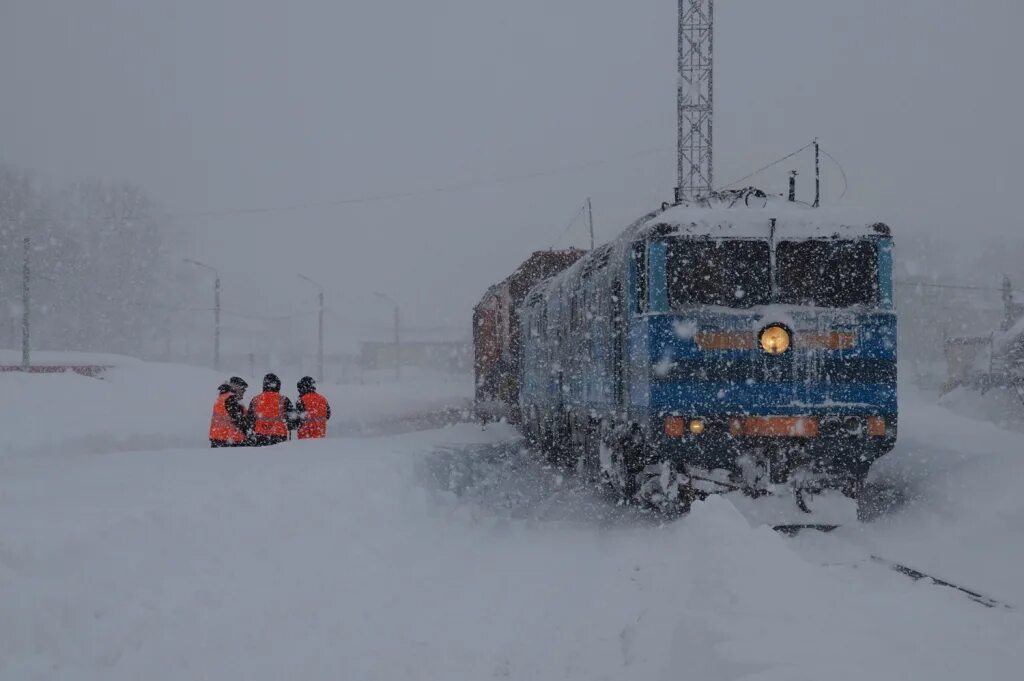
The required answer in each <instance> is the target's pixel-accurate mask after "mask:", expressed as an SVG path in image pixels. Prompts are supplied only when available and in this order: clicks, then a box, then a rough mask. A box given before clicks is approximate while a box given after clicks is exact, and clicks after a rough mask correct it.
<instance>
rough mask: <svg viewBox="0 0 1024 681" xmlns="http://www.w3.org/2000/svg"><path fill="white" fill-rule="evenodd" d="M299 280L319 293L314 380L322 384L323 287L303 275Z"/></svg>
mask: <svg viewBox="0 0 1024 681" xmlns="http://www.w3.org/2000/svg"><path fill="white" fill-rule="evenodd" d="M299 279H303V280H305V281H308V282H309V283H310V284H312V285H313V286H316V287H317V288H318V289H320V293H319V294H318V295H317V301H318V302H319V304H320V311H319V318H318V323H317V331H316V334H317V344H316V380H317V381H320V382H321V383H323V380H324V287H323V286H321V285H320V284H318V283H317V282H315V281H313V280H312V279H310V278H309V277H307V276H306V275H304V274H300V275H299Z"/></svg>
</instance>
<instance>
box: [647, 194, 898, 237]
mask: <svg viewBox="0 0 1024 681" xmlns="http://www.w3.org/2000/svg"><path fill="white" fill-rule="evenodd" d="M773 219H774V220H775V238H776V239H785V238H802V239H812V238H815V237H831V236H842V237H847V238H850V237H858V236H878V235H879V234H887V233H888V230H887V229H885V228H884V227H880V223H879V222H878V220H872V219H870V218H869V217H868V215H867V214H866V213H865V212H864V211H861V210H859V209H851V208H842V209H839V208H810V207H805V206H803V205H801V204H798V203H790V202H788V201H769V202H767V204H766V205H765V206H764V207H756V208H750V207H747V206H736V207H724V206H723V207H720V206H715V207H710V208H709V207H705V206H693V205H686V204H683V205H678V206H672V207H671V208H668V209H666V210H665V211H664V212H662V213H659V214H658V215H656V216H653V217H651V218H649V219H648V220H646V221H645V222H643V223H642V224H641V225H640V229H639V231H640V232H646V231H649V230H652V229H654V228H655V227H660V226H661V225H667V226H668V227H670V228H672V232H673V233H678V234H682V235H693V236H709V237H740V238H743V237H746V238H761V237H763V238H767V237H768V236H769V233H770V231H771V221H772V220H773Z"/></svg>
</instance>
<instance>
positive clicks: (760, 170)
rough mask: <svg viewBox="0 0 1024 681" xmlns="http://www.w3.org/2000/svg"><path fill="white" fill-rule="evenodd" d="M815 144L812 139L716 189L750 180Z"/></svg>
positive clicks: (719, 189)
mask: <svg viewBox="0 0 1024 681" xmlns="http://www.w3.org/2000/svg"><path fill="white" fill-rule="evenodd" d="M813 146H814V142H813V141H811V142H808V143H807V144H805V145H804V146H802V147H800V148H799V149H797V150H796V151H794V152H792V153H789V154H786V155H785V156H783V157H782V158H780V159H776V160H774V161H772V162H771V163H769V164H768V165H766V166H763V167H761V168H758V169H757V170H755V171H754V172H752V173H750V174H749V175H744V176H743V177H741V178H740V179H738V180H734V181H732V182H730V183H729V184H724V185H722V186H721V187H719V188H718V189H716V190H715V191H722V190H723V189H728V188H729V187H732V186H734V185H737V184H739V183H740V182H745V181H747V180H749V179H750V178H752V177H754V176H755V175H757V174H759V173H762V172H764V171H765V170H768V169H769V168H771V167H773V166H777V165H779V164H780V163H782V162H783V161H786V160H789V159H791V158H793V157H794V156H796V155H797V154H799V153H800V152H802V151H804V150H806V149H810V148H811V147H813ZM833 160H834V159H833Z"/></svg>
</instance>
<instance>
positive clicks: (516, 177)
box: [158, 146, 675, 219]
mask: <svg viewBox="0 0 1024 681" xmlns="http://www.w3.org/2000/svg"><path fill="white" fill-rule="evenodd" d="M670 151H671V152H674V151H675V149H674V148H669V147H665V146H658V147H651V148H648V149H642V150H640V151H636V152H633V153H631V154H626V155H623V156H616V157H610V158H604V159H600V160H596V161H584V162H581V163H576V164H573V165H567V166H562V167H560V168H551V169H548V170H536V171H531V172H526V173H518V174H512V175H501V176H497V177H492V178H488V179H482V180H472V181H469V182H463V183H459V184H453V185H447V186H441V187H434V188H432V189H421V190H414V191H405V192H391V193H384V194H366V195H362V196H353V197H348V198H343V199H335V200H330V201H304V202H294V203H287V204H280V205H269V206H254V207H240V208H231V209H225V210H207V211H181V212H165V213H160V214H158V217H163V218H172V219H173V218H180V219H196V218H223V217H232V216H239V215H254V214H263V213H287V212H293V211H299V210H309V209H314V208H326V207H332V206H347V205H352V204H360V203H383V202H388V201H399V200H402V199H410V198H417V197H424V196H431V195H435V194H447V193H454V192H460V191H466V190H469V189H478V188H483V187H490V186H495V185H502V184H510V183H515V182H525V181H528V180H534V179H539V178H543V177H553V176H556V175H565V174H569V173H574V172H579V171H582V170H587V169H590V168H597V167H601V166H605V165H609V164H612V163H621V162H625V161H631V160H634V159H637V158H644V157H646V156H654V155H656V154H664V153H668V152H670Z"/></svg>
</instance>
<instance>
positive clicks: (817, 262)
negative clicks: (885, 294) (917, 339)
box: [775, 239, 878, 307]
mask: <svg viewBox="0 0 1024 681" xmlns="http://www.w3.org/2000/svg"><path fill="white" fill-rule="evenodd" d="M775 263H776V267H777V268H778V275H777V277H778V284H779V297H780V302H783V303H789V304H792V305H817V306H819V307H849V306H851V305H868V304H871V303H874V302H875V301H876V298H877V291H878V288H877V285H876V282H877V281H878V253H877V250H876V248H875V244H874V242H872V241H868V240H866V239H860V240H856V241H839V240H831V239H829V240H824V239H811V240H808V241H783V242H780V243H779V245H778V246H777V247H776V249H775Z"/></svg>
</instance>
